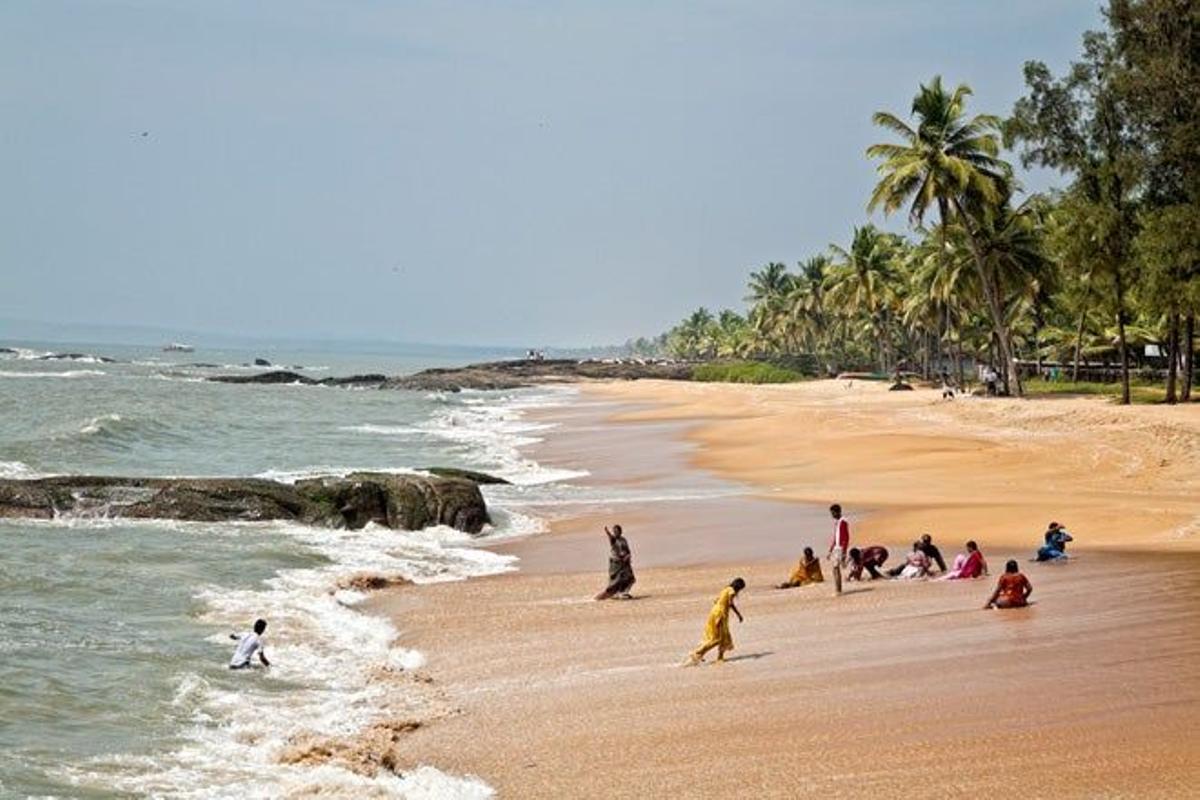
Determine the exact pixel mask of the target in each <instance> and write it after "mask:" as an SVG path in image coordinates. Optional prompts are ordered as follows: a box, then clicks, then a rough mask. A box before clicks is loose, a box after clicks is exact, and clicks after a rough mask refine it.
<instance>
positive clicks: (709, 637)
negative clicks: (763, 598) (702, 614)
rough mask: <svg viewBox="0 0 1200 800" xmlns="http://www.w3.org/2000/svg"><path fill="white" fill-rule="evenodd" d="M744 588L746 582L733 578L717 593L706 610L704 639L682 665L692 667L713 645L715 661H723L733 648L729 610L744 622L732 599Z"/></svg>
mask: <svg viewBox="0 0 1200 800" xmlns="http://www.w3.org/2000/svg"><path fill="white" fill-rule="evenodd" d="M745 588H746V582H745V581H744V580H742V579H741V578H734V579H733V581H731V582H730V584H729V585H728V586H726V587H725V588H724V589H722V590H721V593H720V594H719V595H717V599H716V602H714V603H713V607H712V610H711V611H709V612H708V621H707V622H706V623H705V624H704V641H702V642H700V646H699V647H697V648H696V649H695V650H693V651H692V654H691V655H689V656H688V658H687V661H685V662H684V666H687V667H694V666H696V665H697V664H699V663H700V662H701V661H703V660H704V656H705V654H706V653H708V651H709V650H712V649H713V648H714V647H715V648H716V649H717V663H721V662H723V661H725V654H726V653H728V652H729V651H730V650H732V649H733V635H732V634H731V633H730V632H729V612H730V611H732V612H733V613H734V614H737V618H738V622H744V621H745V620H744V619H743V618H742V612H741V611H738V607H737V606H736V605H734V603H733V600H734V598H735V597H737V596H738V592H740V591H742V589H745Z"/></svg>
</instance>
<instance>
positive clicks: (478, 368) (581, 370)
mask: <svg viewBox="0 0 1200 800" xmlns="http://www.w3.org/2000/svg"><path fill="white" fill-rule="evenodd" d="M691 377H692V365H690V364H682V363H677V362H667V361H635V360H621V359H613V360H603V361H575V360H573V359H549V360H542V361H533V360H525V361H494V362H491V363H487V364H472V365H471V366H467V367H457V368H451V369H427V370H425V371H423V372H418V373H416V374H413V375H405V376H403V377H399V378H390V379H388V381H387V382H386V383H384V384H383V387H384V388H385V389H418V390H422V391H441V392H457V391H459V390H461V389H520V388H522V387H526V386H534V385H537V384H543V383H571V382H576V381H582V380H638V379H643V378H658V379H661V380H685V381H686V380H691Z"/></svg>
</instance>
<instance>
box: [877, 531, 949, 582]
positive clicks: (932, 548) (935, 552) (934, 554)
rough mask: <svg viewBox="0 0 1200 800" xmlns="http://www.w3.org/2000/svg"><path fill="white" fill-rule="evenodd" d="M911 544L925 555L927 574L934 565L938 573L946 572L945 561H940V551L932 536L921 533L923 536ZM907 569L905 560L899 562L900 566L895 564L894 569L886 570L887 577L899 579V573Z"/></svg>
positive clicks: (931, 570)
mask: <svg viewBox="0 0 1200 800" xmlns="http://www.w3.org/2000/svg"><path fill="white" fill-rule="evenodd" d="M913 544H914V546H915V547H917V549H919V550H920V551H921V552H922V553H924V554H925V558H926V560H927V562H928V564H927V567H926V569H927V571H928V572H930V573H932V572H933V565H934V564H936V565H937V567H938V571H939V572H945V571H946V562H945V560H943V559H942V551H941V550H939V549H938V546H937V545H936V544H934V543H933V537H932V536H930V535H929V534H928V533H923V534H921V538H920V539H918V540H917V541H916V542H914V543H913ZM907 567H908V561H907V560H905V561H903V562H901V563H900V564H897V565H896V566H895V567H892V568H891V569H890V570H888V577H889V578H899V577H900V573H902V572H904V570H905V569H906V568H907Z"/></svg>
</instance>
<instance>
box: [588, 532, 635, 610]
mask: <svg viewBox="0 0 1200 800" xmlns="http://www.w3.org/2000/svg"><path fill="white" fill-rule="evenodd" d="M604 532H605V533H606V534H608V547H609V553H608V586H607V587H605V589H604V591H602V592H601V593H600V594H598V595H596V599H597V600H607V599H609V598H610V597H619V598H621V599H622V600H629V599H630V597H629V590H630V589H632V588H633V584H635V583H637V578H636V577H635V576H634V574H633V551H631V550H630V549H629V542H628V541H627V540H626V539H625V533H624V532H623V531H622V530H621V526H620V525H613V526H612V530H611V531H610V530H609V529H608V528H607V527H605V529H604Z"/></svg>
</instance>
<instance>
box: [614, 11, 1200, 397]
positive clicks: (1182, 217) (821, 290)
mask: <svg viewBox="0 0 1200 800" xmlns="http://www.w3.org/2000/svg"><path fill="white" fill-rule="evenodd" d="M1106 22H1107V24H1106V29H1105V30H1101V31H1091V32H1088V33H1086V34H1085V35H1084V37H1083V43H1082V49H1081V52H1080V53H1079V55H1078V58H1077V60H1075V61H1074V62H1073V63H1072V64H1071V66H1070V68H1069V69H1068V70H1067V71H1066V73H1065V74H1061V75H1056V74H1053V73H1052V71H1051V70H1050V69H1049V68H1048V67H1047V66H1046V65H1045V64H1043V63H1041V62H1037V61H1033V62H1028V63H1027V64H1026V65H1025V68H1024V77H1025V84H1026V92H1025V95H1024V96H1023V97H1022V98H1021V99H1020V100H1018V101H1017V103H1016V104H1015V106H1014V107H1013V108H1012V109H1011V110H1010V111H1009V113H1008V114H1007V116H1003V115H998V114H994V113H980V112H978V110H977V109H975V108H973V107H972V105H971V100H972V96H971V88H970V87H969V86H967V85H965V84H955V83H953V82H952V81H947V80H945V79H944V78H943V77H942V76H934V77H932V78H931V79H930V80H929V81H928V82H927V83H924V84H921V85H920V86H918V87H916V92H915V95H914V97H913V101H912V106H911V107H910V108H909V109H907V110H906V111H905V110H889V109H885V110H879V111H877V112H876V113H875V114H874V115H873V121H874V123H875V125H876V126H877V127H878V131H879V141H878V143H877V144H874V145H872V146H871V147H869V148H868V149H867V151H866V153H865V154H864V156H865V158H867V159H869V160H870V161H871V162H872V163H873V164H874V165H875V168H876V171H877V174H878V180H877V183H876V185H875V188H874V191H873V192H872V193H871V195H870V196H869V197H868V198H864V200H865V209H866V211H868V212H876V211H879V212H882V213H883V214H884V215H885V216H886V217H887V218H888V219H890V220H897V221H898V222H902V223H904V225H903V228H904V233H902V234H901V233H895V232H890V231H886V230H882V229H880V228H878V227H876V226H875V225H873V224H870V223H868V222H866V221H864V223H863V224H861V225H859V226H857V227H855V228H853V230H851V231H846V232H834V235H832V236H831V238H832V239H838V238H839V237H840V242H841V243H834V244H831V245H830V246H829V247H828V248H827V249H826V250H825V251H823V252H817V253H809V254H802V255H804V256H805V257H803V258H802V259H800V260H799V261H798V262H796V263H795V264H794V265H789V264H785V263H769V264H766V265H764V266H762V267H760V268H758V269H755V270H754V271H752V272H751V273H750V275H749V280H748V294H747V296H746V298H745V301H746V302H747V303H748V309H747V310H746V311H745V313H739V312H737V311H734V310H728V309H727V310H723V311H719V312H717V313H713V312H711V311H709V310H708V309H705V308H700V309H697V310H696V311H695V312H693V313H692V314H691V315H689V316H688V317H687V318H686V319H684V320H683V321H681V322H680V323H679V324H678V325H676V326H675V327H674V328H672V329H671V330H670V331H668V332H667V333H664V334H663V335H661V336H659V337H658V338H656V339H653V340H650V339H639V340H637V341H634V342H630V343H629V346H630V348H631V350H632V351H633V352H634V353H637V354H639V355H655V354H658V355H662V354H666V355H671V356H674V357H677V358H686V359H704V360H714V359H720V360H731V361H733V360H743V361H746V360H749V361H757V362H763V363H761V364H753V365H745V364H743V365H741V366H742V367H753V369H749V370H745V369H743V370H741V371H740V372H739V371H738V370H737V369H732V370H728V369H727V370H726V371H725V372H719V371H718V372H715V373H714V374H713V377H714V378H716V379H748V380H787V379H794V378H797V377H799V376H800V375H802V374H831V373H839V372H845V371H858V372H870V373H876V374H879V375H887V376H891V375H894V374H896V373H902V372H903V373H918V374H920V375H922V376H924V377H925V378H931V377H936V376H942V377H943V378H945V377H947V376H949V379H950V380H951V381H953V382H957V383H958V384H959V385H960V386H965V385H967V384H969V383H970V382H971V381H972V379H973V378H974V377H975V376H976V374H977V370H979V369H982V368H987V367H990V368H991V369H993V370H995V372H996V373H997V375H998V382H997V385H998V389H999V390H1000V391H1003V392H1005V393H1008V394H1012V395H1022V394H1026V393H1033V392H1053V391H1095V392H1097V393H1111V394H1113V395H1114V396H1115V397H1116V398H1117V399H1119V401H1120V402H1123V403H1129V402H1131V401H1137V400H1150V401H1165V402H1169V403H1174V402H1178V401H1181V400H1182V401H1187V400H1190V399H1191V396H1192V391H1191V387H1192V384H1193V372H1194V368H1193V363H1194V358H1193V351H1194V346H1195V334H1196V330H1195V318H1196V312H1197V310H1200V4H1197V3H1195V2H1192V0H1141V1H1140V2H1134V1H1133V0H1112V2H1111V3H1110V4H1109V6H1108V8H1107V11H1106ZM1018 162H1019V163H1020V164H1022V165H1023V166H1025V167H1044V168H1050V169H1053V170H1055V171H1057V173H1058V174H1059V175H1060V176H1061V179H1062V180H1061V185H1059V186H1058V187H1057V188H1055V189H1054V190H1052V191H1049V192H1045V193H1026V192H1025V191H1023V189H1022V187H1021V185H1020V183H1019V182H1018V181H1017V180H1016V179H1015V178H1014V167H1013V165H1014V163H1018ZM894 227H896V228H897V229H900V227H901V226H900V225H897V226H894Z"/></svg>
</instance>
